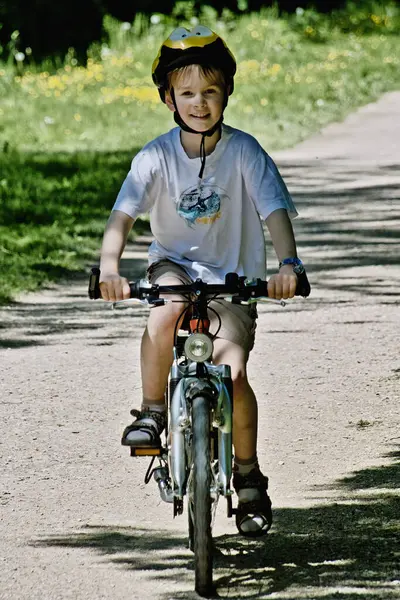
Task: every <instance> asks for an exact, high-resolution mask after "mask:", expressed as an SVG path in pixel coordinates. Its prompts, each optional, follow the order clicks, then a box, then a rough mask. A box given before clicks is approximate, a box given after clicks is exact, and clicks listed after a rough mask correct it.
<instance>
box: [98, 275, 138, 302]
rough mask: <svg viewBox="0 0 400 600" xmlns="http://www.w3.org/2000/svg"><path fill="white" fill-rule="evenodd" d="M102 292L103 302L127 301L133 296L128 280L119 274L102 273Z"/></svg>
mask: <svg viewBox="0 0 400 600" xmlns="http://www.w3.org/2000/svg"><path fill="white" fill-rule="evenodd" d="M100 292H101V297H102V298H103V300H107V301H108V302H117V301H118V300H126V299H127V298H130V295H131V290H130V288H129V282H128V280H127V279H126V278H125V277H121V276H120V275H119V273H101V274H100Z"/></svg>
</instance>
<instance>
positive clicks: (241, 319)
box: [147, 259, 257, 352]
mask: <svg viewBox="0 0 400 600" xmlns="http://www.w3.org/2000/svg"><path fill="white" fill-rule="evenodd" d="M147 277H148V279H149V281H150V283H158V282H159V280H160V279H161V278H162V277H175V279H178V280H179V281H181V282H182V283H183V284H188V283H191V282H192V279H191V278H190V277H189V275H188V273H187V272H186V271H185V269H184V268H183V267H181V266H180V265H177V264H176V263H174V262H172V261H171V260H168V259H162V260H159V261H157V262H154V263H153V264H151V265H150V267H149V268H148V269H147ZM209 306H210V308H212V309H214V310H216V311H217V313H218V314H219V316H220V319H221V328H220V330H219V331H218V335H217V338H220V339H222V340H228V341H230V342H233V343H234V344H238V345H239V346H241V347H242V348H244V349H245V350H246V351H247V352H250V350H251V349H252V348H253V346H254V338H255V332H256V327H257V322H256V319H257V307H256V305H255V304H250V305H248V306H246V305H240V304H231V303H230V302H227V301H226V300H213V301H212V302H210V304H209ZM208 318H209V319H210V333H211V334H212V335H215V333H216V331H217V329H218V326H219V321H218V318H217V316H216V315H215V313H214V312H213V311H212V310H209V311H208Z"/></svg>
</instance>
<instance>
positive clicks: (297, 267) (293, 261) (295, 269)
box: [279, 256, 305, 275]
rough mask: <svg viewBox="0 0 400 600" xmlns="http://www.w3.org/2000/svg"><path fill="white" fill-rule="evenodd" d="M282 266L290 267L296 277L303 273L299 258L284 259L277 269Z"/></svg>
mask: <svg viewBox="0 0 400 600" xmlns="http://www.w3.org/2000/svg"><path fill="white" fill-rule="evenodd" d="M283 265H292V267H293V273H295V274H296V275H302V274H303V273H304V271H305V269H304V265H303V263H302V262H301V260H300V259H299V258H297V256H293V257H290V258H284V259H283V260H282V261H281V262H280V263H279V268H281V267H282V266H283Z"/></svg>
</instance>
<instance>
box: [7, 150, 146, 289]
mask: <svg viewBox="0 0 400 600" xmlns="http://www.w3.org/2000/svg"><path fill="white" fill-rule="evenodd" d="M130 160H131V153H123V152H120V153H108V154H107V153H104V154H96V153H85V154H79V153H76V154H57V153H34V154H29V153H23V154H22V153H21V154H20V153H16V152H11V153H8V154H2V155H0V172H1V177H2V179H1V180H0V223H1V226H0V290H1V293H0V301H1V300H3V301H5V300H9V299H10V298H11V297H12V296H14V295H15V294H16V293H17V292H19V291H20V290H24V289H25V290H26V289H28V290H29V289H34V288H35V287H37V286H38V284H39V283H40V284H43V283H47V282H48V281H52V280H54V279H59V278H60V277H62V276H65V275H67V274H68V273H71V272H73V271H75V272H77V271H81V270H82V260H85V259H89V258H92V259H93V256H94V255H95V254H96V251H98V248H99V240H100V237H101V234H102V231H103V229H104V224H105V222H106V219H107V217H108V215H109V212H110V210H111V207H112V205H113V203H114V200H115V196H116V193H117V192H118V189H119V186H120V183H121V181H122V180H123V179H124V177H125V175H126V172H127V170H128V169H129V163H130ZM139 229H140V226H139Z"/></svg>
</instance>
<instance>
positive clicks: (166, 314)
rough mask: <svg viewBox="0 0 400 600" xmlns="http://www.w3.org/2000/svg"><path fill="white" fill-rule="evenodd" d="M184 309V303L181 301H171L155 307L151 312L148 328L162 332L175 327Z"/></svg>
mask: <svg viewBox="0 0 400 600" xmlns="http://www.w3.org/2000/svg"><path fill="white" fill-rule="evenodd" d="M182 311H183V303H182V304H180V303H179V302H178V303H175V302H171V303H170V304H166V305H165V306H162V307H159V308H154V309H152V310H151V312H150V315H149V319H148V322H147V328H148V329H149V330H150V331H151V330H154V329H157V330H159V331H160V332H161V331H163V330H164V331H165V330H168V331H169V330H171V329H174V328H175V325H176V323H177V321H178V319H179V316H180V315H181V313H182Z"/></svg>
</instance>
